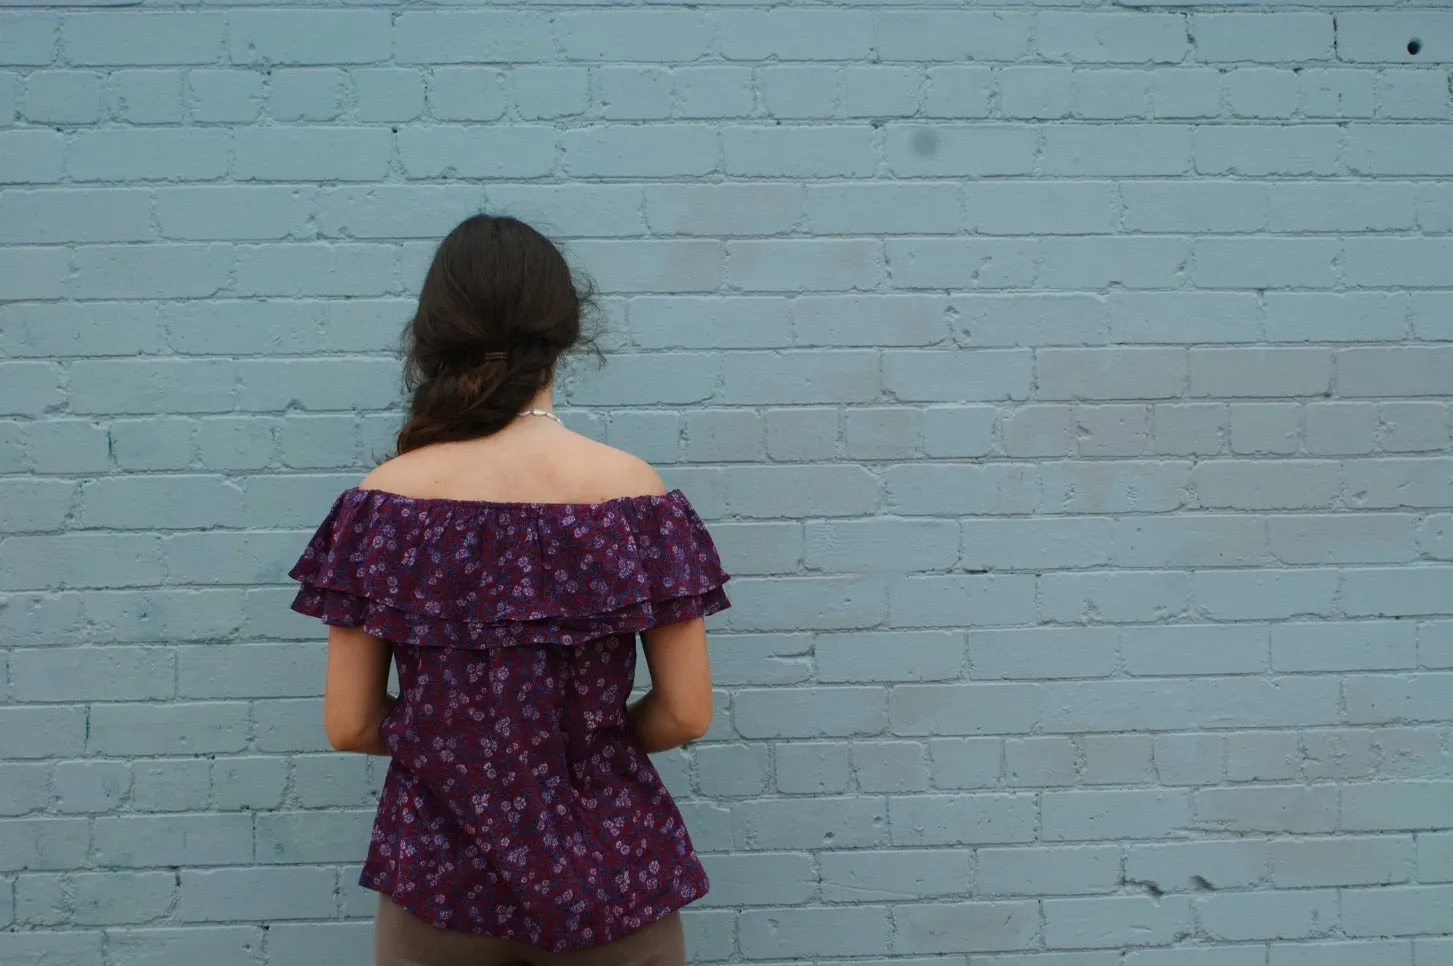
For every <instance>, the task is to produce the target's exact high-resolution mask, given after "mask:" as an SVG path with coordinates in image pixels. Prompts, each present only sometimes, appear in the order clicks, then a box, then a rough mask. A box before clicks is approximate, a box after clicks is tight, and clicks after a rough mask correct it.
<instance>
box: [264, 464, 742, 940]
mask: <svg viewBox="0 0 1453 966" xmlns="http://www.w3.org/2000/svg"><path fill="white" fill-rule="evenodd" d="M290 575H291V576H292V577H293V578H294V579H295V580H298V581H299V582H300V583H301V584H302V587H301V589H300V590H299V592H298V595H297V598H296V599H295V600H294V601H293V608H294V609H295V610H297V611H300V612H302V613H304V614H309V615H311V616H314V617H319V618H321V619H322V620H323V621H324V622H326V623H329V624H336V625H338V626H342V627H362V628H363V629H364V630H365V631H367V632H368V633H370V634H374V635H376V636H378V637H381V638H384V639H386V640H388V641H390V642H392V643H393V646H394V662H395V665H396V667H397V669H398V675H399V684H400V695H399V701H398V704H397V705H396V706H395V708H394V710H393V712H392V713H391V714H390V715H389V717H388V718H387V719H386V720H385V721H384V724H383V732H384V737H385V742H386V744H387V746H388V749H389V752H390V755H391V762H390V765H389V771H388V777H387V779H386V780H385V783H384V788H383V793H382V796H381V798H380V801H379V807H378V815H377V818H376V820H375V823H374V828H373V835H372V838H371V841H370V843H369V847H368V856H367V859H366V860H365V862H364V866H363V873H362V876H361V878H360V882H361V883H362V885H364V886H365V887H367V888H370V889H374V890H377V891H379V892H383V893H384V894H386V895H388V896H389V897H391V898H392V899H393V900H394V901H395V902H397V903H398V904H399V905H401V906H403V907H404V908H405V909H408V910H409V911H410V912H412V913H413V914H414V915H416V916H418V917H419V918H421V919H423V920H424V921H426V922H429V923H432V924H433V925H436V926H440V927H444V928H450V929H459V930H464V931H467V932H472V933H478V934H482V935H490V936H498V937H500V938H504V939H512V940H516V941H520V942H526V943H530V944H532V945H534V946H538V947H541V948H544V949H548V950H551V951H555V952H562V951H565V950H570V949H579V948H585V947H589V946H594V945H598V944H601V943H606V942H612V941H614V940H617V939H620V938H622V937H624V936H626V935H628V934H630V933H631V932H634V931H635V930H637V929H640V928H642V927H644V926H646V925H648V924H650V923H651V922H654V921H656V920H657V919H660V918H662V917H664V916H666V915H668V914H669V913H671V912H673V911H674V910H676V909H679V908H681V907H682V906H684V905H686V904H688V903H690V902H692V901H693V900H695V899H698V898H700V897H701V896H703V895H705V894H706V891H707V888H708V886H709V883H708V881H707V877H706V873H705V871H704V870H703V869H702V866H701V862H700V860H699V859H698V858H697V855H696V851H695V849H694V848H693V846H692V843H691V838H690V835H689V834H688V833H687V830H686V827H685V824H684V823H683V822H682V819H681V814H680V812H679V811H678V810H677V808H676V805H675V803H674V802H673V801H672V799H671V796H670V794H669V793H668V792H667V791H666V788H665V786H664V785H663V784H662V782H661V779H660V776H659V775H658V774H657V772H656V769H655V768H654V766H653V765H652V764H651V761H650V759H649V757H648V756H647V755H646V754H645V752H644V751H643V750H642V748H641V746H640V742H639V741H638V740H637V738H636V736H635V733H634V731H633V730H632V729H631V727H630V724H629V722H628V720H627V718H626V699H627V697H628V695H629V693H630V690H631V686H632V681H633V680H634V675H635V664H636V648H635V635H636V633H637V632H639V631H642V630H645V629H647V628H650V627H655V626H658V625H661V624H669V623H674V622H676V621H681V620H686V619H689V618H692V617H699V616H705V615H708V614H713V613H716V612H717V611H720V610H723V609H725V608H726V607H728V606H729V602H728V600H727V598H726V594H725V593H724V592H723V590H722V585H723V584H724V583H725V582H726V581H727V579H728V577H727V574H726V573H725V572H724V571H723V570H722V567H721V563H720V560H719V558H718V556H717V552H716V548H715V546H714V545H713V543H712V540H711V536H710V535H709V534H708V533H707V530H706V526H705V525H704V524H703V523H702V521H701V519H700V517H699V516H698V515H697V514H696V511H695V510H694V509H693V508H692V507H691V505H690V503H689V502H688V501H687V499H686V497H685V495H684V494H682V493H681V492H680V491H679V490H673V491H671V492H670V493H667V494H664V495H660V496H641V497H626V498H622V499H617V500H608V501H605V502H603V503H589V504H553V503H489V502H482V501H462V500H447V499H419V498H412V497H405V496H400V495H398V494H393V493H385V492H383V491H379V490H363V489H350V490H346V491H344V493H343V494H342V495H341V496H339V498H338V500H337V502H336V503H335V504H334V505H333V508H332V510H331V511H330V512H329V514H328V516H327V518H326V519H325V520H324V521H323V523H322V525H321V526H320V527H319V528H318V530H317V532H316V533H315V534H314V535H313V538H312V540H311V541H310V542H309V543H308V546H307V549H306V550H305V551H304V552H303V555H302V558H301V559H300V560H299V561H298V563H297V565H296V566H294V567H293V569H292V571H291V572H290Z"/></svg>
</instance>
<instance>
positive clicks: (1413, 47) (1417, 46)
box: [1408, 37, 1423, 57]
mask: <svg viewBox="0 0 1453 966" xmlns="http://www.w3.org/2000/svg"><path fill="white" fill-rule="evenodd" d="M1422 49H1423V42H1422V41H1421V40H1419V39H1418V38H1416V37H1414V38H1413V39H1412V40H1409V41H1408V53H1410V54H1412V55H1413V56H1414V57H1416V56H1418V54H1419V52H1421V51H1422Z"/></svg>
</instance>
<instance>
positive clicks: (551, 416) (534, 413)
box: [520, 409, 565, 426]
mask: <svg viewBox="0 0 1453 966" xmlns="http://www.w3.org/2000/svg"><path fill="white" fill-rule="evenodd" d="M520 415H521V416H544V417H545V418H546V419H553V420H555V422H557V423H560V425H561V426H564V425H565V424H564V423H561V422H560V417H559V416H556V415H555V414H554V413H552V412H546V411H545V410H543V409H525V410H521V411H520Z"/></svg>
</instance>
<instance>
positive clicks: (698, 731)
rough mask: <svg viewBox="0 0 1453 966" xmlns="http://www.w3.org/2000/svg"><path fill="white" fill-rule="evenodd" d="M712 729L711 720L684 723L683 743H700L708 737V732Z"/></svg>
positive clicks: (682, 728) (682, 729)
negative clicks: (699, 741)
mask: <svg viewBox="0 0 1453 966" xmlns="http://www.w3.org/2000/svg"><path fill="white" fill-rule="evenodd" d="M710 729H711V718H709V717H708V718H702V719H701V720H699V721H683V722H682V723H681V743H682V744H686V743H687V742H690V741H698V740H700V739H702V738H704V737H706V733H707V731H709V730H710Z"/></svg>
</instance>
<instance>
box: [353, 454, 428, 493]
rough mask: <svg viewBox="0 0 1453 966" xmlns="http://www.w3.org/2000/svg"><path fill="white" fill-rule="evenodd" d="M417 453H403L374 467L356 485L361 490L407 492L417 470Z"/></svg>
mask: <svg viewBox="0 0 1453 966" xmlns="http://www.w3.org/2000/svg"><path fill="white" fill-rule="evenodd" d="M419 462H420V461H419V457H418V455H417V453H405V454H403V455H402V456H395V457H393V458H392V459H388V460H385V461H384V462H382V463H380V464H378V465H377V466H375V467H374V468H373V469H372V470H371V471H370V472H369V474H368V475H367V476H365V477H364V478H363V480H362V481H361V482H360V483H359V484H358V488H359V489H361V490H390V491H394V490H397V491H401V492H408V491H409V489H410V487H411V485H412V484H413V483H414V477H415V476H416V475H417V474H418V470H419Z"/></svg>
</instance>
